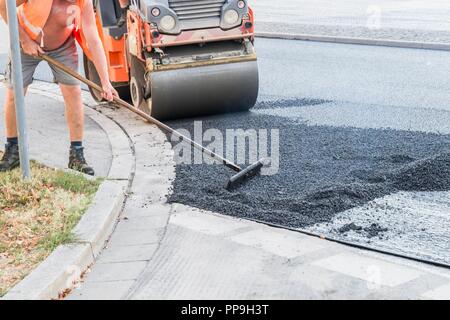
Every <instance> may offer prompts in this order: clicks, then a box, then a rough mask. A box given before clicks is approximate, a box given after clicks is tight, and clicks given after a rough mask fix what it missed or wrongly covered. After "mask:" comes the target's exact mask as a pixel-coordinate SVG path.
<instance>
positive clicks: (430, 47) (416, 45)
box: [256, 32, 450, 51]
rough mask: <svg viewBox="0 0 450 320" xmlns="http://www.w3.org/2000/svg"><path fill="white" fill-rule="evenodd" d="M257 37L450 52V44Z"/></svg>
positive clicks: (303, 36)
mask: <svg viewBox="0 0 450 320" xmlns="http://www.w3.org/2000/svg"><path fill="white" fill-rule="evenodd" d="M256 37H258V38H268V39H283V40H302V41H315V42H329V43H342V44H359V45H367V46H382V47H395V48H409V49H426V50H443V51H450V44H449V43H439V42H416V41H403V40H385V39H369V38H352V37H334V36H321V35H313V34H294V33H276V32H257V33H256Z"/></svg>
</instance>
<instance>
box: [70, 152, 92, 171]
mask: <svg viewBox="0 0 450 320" xmlns="http://www.w3.org/2000/svg"><path fill="white" fill-rule="evenodd" d="M69 168H70V169H72V170H76V171H79V172H82V173H84V174H87V175H90V176H93V175H94V174H95V172H94V169H93V168H92V167H91V166H89V165H88V164H87V162H86V159H84V148H83V147H78V146H76V147H70V155H69Z"/></svg>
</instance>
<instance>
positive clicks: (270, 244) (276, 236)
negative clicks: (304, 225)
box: [230, 228, 323, 259]
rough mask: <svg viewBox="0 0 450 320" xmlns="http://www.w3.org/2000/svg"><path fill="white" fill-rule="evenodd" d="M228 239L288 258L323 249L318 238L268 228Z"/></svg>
mask: <svg viewBox="0 0 450 320" xmlns="http://www.w3.org/2000/svg"><path fill="white" fill-rule="evenodd" d="M230 239H231V240H233V241H235V242H237V243H240V244H243V245H247V246H252V247H255V248H258V249H261V250H265V251H268V252H270V253H272V254H274V255H278V256H281V257H285V258H289V259H292V258H295V257H298V256H302V255H304V254H307V253H310V252H314V251H318V250H321V249H323V246H322V245H321V244H320V240H319V239H314V238H309V237H306V236H301V235H298V234H293V233H292V232H279V231H278V230H273V229H270V228H264V229H258V230H254V231H250V232H245V233H242V234H238V235H235V236H233V237H231V238H230Z"/></svg>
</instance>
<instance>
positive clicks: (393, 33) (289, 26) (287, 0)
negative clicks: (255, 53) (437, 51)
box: [251, 0, 450, 42]
mask: <svg viewBox="0 0 450 320" xmlns="http://www.w3.org/2000/svg"><path fill="white" fill-rule="evenodd" d="M251 3H253V7H254V9H255V11H256V18H257V25H256V26H257V30H258V31H263V32H279V33H300V34H314V35H326V36H339V37H362V38H376V39H391V40H392V39H395V40H409V41H424V42H449V41H450V31H449V30H450V20H449V19H448V17H449V16H450V3H449V2H448V1H446V0H432V1H427V0H419V1H414V0H377V1H371V0H340V1H334V0H281V1H271V0H251Z"/></svg>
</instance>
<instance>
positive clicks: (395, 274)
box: [312, 253, 422, 287]
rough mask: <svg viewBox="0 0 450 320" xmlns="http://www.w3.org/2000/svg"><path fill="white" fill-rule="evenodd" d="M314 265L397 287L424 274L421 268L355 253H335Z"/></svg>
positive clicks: (375, 284)
mask: <svg viewBox="0 0 450 320" xmlns="http://www.w3.org/2000/svg"><path fill="white" fill-rule="evenodd" d="M312 265H314V266H318V267H322V268H325V269H327V270H331V271H335V272H339V273H341V274H345V275H348V276H351V277H355V278H359V279H362V280H364V281H367V282H369V283H373V285H374V286H377V285H383V286H388V287H395V286H398V285H401V284H404V283H406V282H408V281H411V280H413V279H416V278H418V277H420V276H421V275H422V272H421V271H419V270H415V269H412V268H409V267H404V266H401V265H398V264H394V263H391V262H386V261H383V260H381V259H374V258H367V257H365V256H363V255H361V254H354V253H342V254H338V255H334V256H331V257H329V258H326V259H322V260H318V261H316V262H313V263H312Z"/></svg>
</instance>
